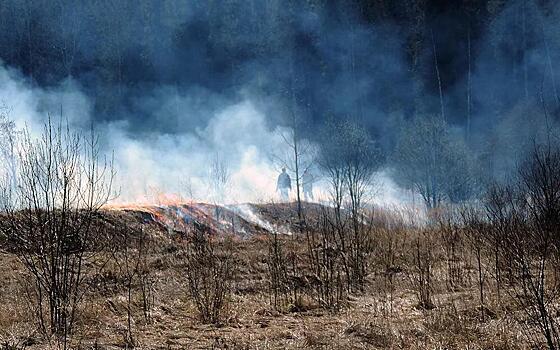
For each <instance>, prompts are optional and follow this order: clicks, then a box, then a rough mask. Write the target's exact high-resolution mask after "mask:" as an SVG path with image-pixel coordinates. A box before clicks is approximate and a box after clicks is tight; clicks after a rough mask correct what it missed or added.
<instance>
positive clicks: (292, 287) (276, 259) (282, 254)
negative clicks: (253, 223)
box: [267, 232, 300, 311]
mask: <svg viewBox="0 0 560 350" xmlns="http://www.w3.org/2000/svg"><path fill="white" fill-rule="evenodd" d="M297 265H298V264H297V257H296V254H295V252H293V249H292V250H288V251H286V247H285V244H284V242H283V240H282V239H281V238H279V234H278V233H277V232H273V233H272V234H271V235H270V237H269V240H268V256H267V266H268V277H269V281H270V289H271V291H272V295H271V303H272V306H273V307H274V309H275V310H277V311H282V310H284V309H285V308H286V307H289V306H294V307H296V308H298V305H299V304H300V298H299V289H300V288H299V287H300V286H299V285H298V283H297V281H298V280H299V277H300V276H299V275H300V273H299V266H297Z"/></svg>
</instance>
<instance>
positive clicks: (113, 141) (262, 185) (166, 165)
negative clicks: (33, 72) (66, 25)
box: [0, 65, 406, 205]
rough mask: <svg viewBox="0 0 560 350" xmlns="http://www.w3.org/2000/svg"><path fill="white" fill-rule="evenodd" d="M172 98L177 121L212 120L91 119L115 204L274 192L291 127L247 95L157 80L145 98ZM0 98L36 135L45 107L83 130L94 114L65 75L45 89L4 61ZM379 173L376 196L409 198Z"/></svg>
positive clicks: (235, 199)
mask: <svg viewBox="0 0 560 350" xmlns="http://www.w3.org/2000/svg"><path fill="white" fill-rule="evenodd" d="M199 93H200V92H199ZM157 99H160V100H161V101H159V102H158V101H156V100H157ZM171 100H172V101H173V104H174V106H179V108H175V109H174V112H173V113H172V114H170V115H169V117H170V118H174V119H175V120H176V121H177V123H181V121H183V122H185V123H186V122H187V121H188V120H187V118H198V119H199V120H209V121H208V122H207V123H206V124H205V125H203V126H201V127H199V128H196V129H194V130H189V131H188V132H176V133H173V134H165V133H159V132H153V133H148V134H142V135H138V134H134V133H132V132H130V131H129V130H130V129H131V125H129V124H128V123H129V122H127V121H124V120H122V121H111V122H108V123H105V124H100V125H95V126H94V127H95V129H96V131H97V133H98V134H99V135H100V137H101V141H102V151H103V152H104V153H105V154H106V155H107V156H108V157H111V154H113V156H114V161H115V168H116V172H117V177H116V179H115V186H116V187H117V189H118V191H119V194H120V195H119V197H118V198H117V199H116V200H115V204H119V203H130V202H135V203H136V202H145V203H158V202H165V201H173V202H177V201H188V200H194V201H216V202H226V203H230V204H235V203H247V202H265V201H270V200H275V201H276V200H278V196H277V193H276V191H275V190H276V178H277V176H278V173H279V170H280V168H281V167H282V166H281V165H280V164H279V162H278V159H276V158H275V157H272V156H271V155H272V154H275V155H282V154H284V155H285V154H289V153H290V148H289V146H288V145H287V144H286V141H285V140H284V138H283V137H282V135H286V134H287V133H289V130H288V129H286V128H282V127H278V126H275V127H272V126H270V125H268V124H267V118H266V115H265V114H264V112H263V111H262V110H259V108H257V106H256V105H255V104H254V103H253V102H252V101H251V98H250V97H246V98H244V99H242V100H241V101H240V102H232V103H229V104H228V103H226V102H224V101H222V100H219V102H216V101H217V100H218V99H216V98H209V99H208V103H209V104H211V103H214V104H215V105H214V106H212V108H209V107H202V108H201V107H200V106H198V107H196V108H195V107H193V106H192V105H193V104H203V103H204V101H200V98H194V97H193V96H192V95H188V94H187V95H184V96H180V95H178V94H177V93H176V92H174V91H173V90H172V89H166V88H160V89H158V91H157V92H156V93H154V98H153V99H152V100H150V101H149V103H150V104H154V105H162V106H167V105H169V104H170V103H171V102H169V101H171ZM0 103H1V104H3V105H5V106H6V107H8V108H9V110H10V113H9V117H10V118H11V119H12V120H13V121H14V122H15V123H16V125H17V127H18V128H20V129H21V128H24V127H26V128H28V130H29V131H30V133H31V135H35V136H37V135H39V134H40V132H41V129H42V124H43V123H44V122H45V121H46V120H47V118H48V116H49V115H51V118H53V120H55V121H56V120H58V118H59V116H60V115H62V116H63V118H64V119H65V120H67V121H68V123H69V125H70V127H71V128H73V129H76V130H83V131H86V132H87V130H88V129H89V127H90V126H91V123H92V120H94V119H95V118H92V115H91V113H92V110H93V108H92V105H93V104H92V101H90V100H89V99H88V98H87V97H86V95H85V94H84V93H82V92H81V87H80V86H79V84H78V83H76V82H75V81H74V80H72V79H67V80H66V81H64V82H63V83H62V84H60V85H58V86H55V87H53V88H49V89H44V88H38V87H36V86H34V85H33V84H32V83H31V82H30V81H29V80H28V79H26V78H24V77H23V75H22V74H21V73H19V72H18V71H17V70H14V69H10V68H8V67H6V66H2V65H0ZM143 103H148V102H146V101H144V102H143ZM216 105H218V106H216ZM170 109H171V108H167V107H164V108H163V109H161V110H154V113H156V114H161V115H159V116H158V118H160V119H161V120H162V122H163V118H165V115H166V113H168V112H169V110H170ZM166 111H167V112H166ZM182 111H183V112H182ZM197 112H198V113H206V114H210V118H207V116H204V118H201V117H200V116H196V115H193V113H197ZM189 124H190V123H189ZM217 156H219V159H221V161H222V162H223V164H224V165H225V167H226V168H227V172H228V177H227V179H228V181H227V184H226V186H224V188H223V193H219V194H218V193H216V189H215V187H213V186H212V180H213V179H212V174H211V171H210V169H211V166H212V164H211V163H212V161H213V159H215V158H216V157H217ZM292 177H293V174H292ZM377 178H378V182H377V186H376V192H375V195H374V196H372V198H373V202H374V203H375V204H378V205H394V204H396V203H401V202H403V201H406V198H405V195H404V194H403V191H402V190H400V189H399V188H398V187H397V186H396V185H395V184H394V183H393V182H392V181H391V179H390V178H389V177H388V176H387V175H386V174H385V173H384V172H381V173H379V176H377ZM327 186H328V185H327V184H326V182H325V181H324V180H322V181H321V180H319V181H318V182H317V183H316V184H315V188H314V192H315V199H316V200H317V201H328V198H329V196H328V191H327V190H326V188H327ZM293 192H295V191H292V198H293V199H295V193H293Z"/></svg>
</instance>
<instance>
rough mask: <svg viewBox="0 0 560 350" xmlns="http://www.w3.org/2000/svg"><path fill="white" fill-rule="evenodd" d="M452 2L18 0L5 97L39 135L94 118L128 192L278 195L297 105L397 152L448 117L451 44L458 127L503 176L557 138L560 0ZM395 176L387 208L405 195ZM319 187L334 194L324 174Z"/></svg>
mask: <svg viewBox="0 0 560 350" xmlns="http://www.w3.org/2000/svg"><path fill="white" fill-rule="evenodd" d="M410 3H415V1H411V2H410ZM424 3H425V4H426V5H425V7H424V8H422V6H421V5H419V4H424ZM439 3H440V2H436V1H427V2H426V1H418V4H416V5H414V6H412V5H411V6H408V5H407V4H408V2H407V4H405V3H403V2H384V1H379V2H376V4H370V2H366V1H353V2H342V1H341V2H336V1H333V2H308V1H302V2H298V1H295V2H289V4H286V3H285V2H284V1H280V0H266V1H245V0H243V1H237V0H235V1H228V2H227V3H220V2H218V3H216V2H184V1H180V0H162V1H158V2H152V1H141V2H135V1H112V0H103V1H98V2H93V3H91V4H85V3H83V4H82V3H80V4H76V3H75V2H74V1H69V0H61V1H59V2H58V5H57V6H52V5H50V4H49V2H47V1H43V0H34V1H27V2H21V1H15V0H12V1H10V0H8V1H5V2H3V3H2V4H1V5H0V16H1V17H2V18H5V21H2V22H0V29H1V32H2V35H0V58H1V59H2V60H3V62H4V63H3V64H2V66H1V67H0V100H1V101H2V102H3V103H4V104H5V105H6V106H8V107H9V108H11V113H10V116H11V118H12V119H14V120H15V121H16V122H17V124H18V126H19V127H23V126H25V125H27V126H28V127H29V128H30V129H31V131H32V132H34V133H36V132H38V131H39V130H40V127H41V123H42V122H44V121H45V119H46V116H47V115H48V114H52V115H53V116H58V115H60V114H62V115H63V117H64V118H66V119H67V120H68V121H69V123H70V125H71V126H72V128H75V129H76V130H87V129H88V128H89V127H90V126H91V125H94V126H95V128H96V130H97V132H98V133H99V134H100V135H101V137H102V141H103V142H102V145H103V148H104V149H103V151H104V152H106V153H107V154H110V153H111V152H114V155H115V160H116V167H117V171H118V174H119V175H118V176H119V178H118V179H117V185H118V187H119V188H120V193H121V197H120V199H119V200H120V201H151V202H154V201H165V200H175V199H178V198H182V199H186V200H188V199H190V198H192V199H195V200H196V199H205V200H215V201H226V202H246V201H251V202H253V201H262V200H268V199H271V198H274V196H275V180H276V176H277V174H278V170H279V168H280V165H279V164H278V161H277V159H275V158H274V157H272V156H271V155H273V154H286V153H288V152H289V151H290V150H289V147H288V146H287V145H286V143H285V142H284V140H283V138H282V134H286V133H288V132H290V127H291V122H290V120H291V119H290V118H291V116H292V115H293V113H295V114H297V116H298V118H299V121H300V125H299V126H298V132H299V134H300V135H302V137H303V138H304V139H305V142H308V143H310V144H312V145H314V146H315V147H317V148H321V143H322V142H328V140H321V139H319V137H318V135H319V134H320V133H318V132H317V130H318V129H319V128H321V127H322V125H323V124H324V122H325V120H327V119H329V118H332V119H343V118H351V119H353V120H355V121H356V122H358V123H359V124H361V125H362V126H364V127H365V128H367V130H368V132H369V133H370V134H371V135H372V137H373V138H374V139H375V140H376V142H377V143H378V144H379V145H380V146H381V147H382V149H383V151H384V152H385V153H386V154H387V155H389V156H390V155H391V152H393V150H394V146H395V143H396V140H397V138H398V135H399V134H400V133H399V132H400V129H401V127H402V126H403V125H405V123H408V122H409V120H410V119H411V118H412V117H414V116H424V115H430V114H438V113H440V106H439V86H438V85H439V84H438V80H437V78H436V75H435V74H436V73H435V66H434V65H435V57H434V54H435V53H436V52H437V63H438V68H439V71H440V75H441V88H442V94H443V102H444V108H445V111H446V116H447V119H448V123H449V124H450V127H451V130H452V131H451V133H452V135H453V136H454V137H456V138H458V139H466V141H467V142H466V143H467V145H468V147H469V148H470V151H471V152H472V153H474V154H475V155H476V156H475V158H477V161H478V162H479V163H480V164H479V167H480V172H481V173H488V174H487V177H489V178H493V179H494V178H503V177H505V176H506V175H507V174H508V173H511V172H512V169H513V168H514V167H515V165H516V164H517V163H518V162H519V159H521V158H522V157H523V156H524V154H525V153H526V152H527V150H529V149H530V147H531V144H532V143H533V142H535V140H537V141H538V140H543V139H544V138H545V137H546V136H547V135H548V134H549V133H550V130H553V129H554V130H557V129H556V127H555V125H556V124H557V122H556V120H557V119H559V118H558V117H557V115H558V113H559V111H560V99H559V98H558V95H560V80H559V78H558V77H557V76H556V70H557V62H560V60H559V58H560V41H559V40H558V35H556V34H557V33H558V32H560V27H559V25H558V23H560V21H558V19H559V18H560V6H559V5H558V4H557V3H552V2H546V1H544V2H543V1H538V2H537V1H532V0H514V1H508V2H502V1H479V2H475V3H473V4H471V5H472V6H473V7H476V11H472V10H469V6H471V5H468V6H467V5H464V6H463V5H460V6H445V5H438V4H439ZM469 3H470V2H469ZM468 30H470V31H468ZM469 38H470V40H471V41H470V45H469V41H468V39H469ZM434 47H435V50H434ZM469 47H470V50H471V51H470V55H469V51H468V49H469ZM434 51H435V52H434ZM469 67H470V69H469ZM469 94H470V105H468V103H467V102H468V99H467V96H468V95H469ZM545 112H546V113H545ZM545 115H548V117H549V118H548V119H546V118H545ZM555 132H556V131H555ZM388 158H390V157H388ZM217 160H219V162H220V163H222V165H224V166H225V167H226V168H227V172H228V176H227V180H228V184H227V186H226V187H227V190H224V191H219V192H222V193H216V192H217V191H216V186H215V184H213V183H212V182H213V179H212V177H213V176H214V175H212V172H211V168H212V166H211V165H212V163H213V162H214V161H217ZM390 168H391V164H390V163H389V164H387V169H382V170H381V171H380V173H379V174H378V188H379V190H378V192H376V194H375V196H374V197H373V198H374V201H377V203H390V204H395V203H402V202H407V201H409V200H410V196H409V195H408V194H407V192H405V191H403V190H401V189H399V188H398V186H396V185H395V184H394V182H393V180H392V179H391V178H390V176H389V175H388V174H390ZM316 190H317V195H318V197H319V198H320V199H324V198H326V197H327V191H326V184H325V183H324V182H323V183H321V182H320V183H318V184H317V189H316Z"/></svg>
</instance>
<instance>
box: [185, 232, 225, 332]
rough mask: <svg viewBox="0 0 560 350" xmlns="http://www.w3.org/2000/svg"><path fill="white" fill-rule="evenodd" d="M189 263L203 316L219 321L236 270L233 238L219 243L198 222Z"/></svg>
mask: <svg viewBox="0 0 560 350" xmlns="http://www.w3.org/2000/svg"><path fill="white" fill-rule="evenodd" d="M220 248H222V249H220ZM186 267H187V271H186V272H187V282H188V288H189V294H190V296H191V298H192V300H193V301H194V303H195V306H196V308H197V310H198V313H199V316H200V320H201V321H202V322H203V323H220V322H221V321H222V320H223V316H224V312H225V309H226V306H227V303H228V299H229V297H230V294H231V284H232V280H233V276H232V275H233V273H234V257H233V251H232V246H231V242H229V241H225V242H223V244H222V247H219V246H218V243H217V242H215V241H213V240H212V237H210V236H209V233H208V232H207V230H205V229H204V227H199V226H197V225H196V224H195V228H194V230H193V235H192V237H190V238H189V242H188V244H187V256H186Z"/></svg>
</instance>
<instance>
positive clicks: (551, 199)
mask: <svg viewBox="0 0 560 350" xmlns="http://www.w3.org/2000/svg"><path fill="white" fill-rule="evenodd" d="M486 208H487V213H488V218H489V221H490V223H491V224H492V226H493V227H494V228H495V230H496V232H498V233H499V234H501V235H503V237H502V240H501V241H500V243H501V244H500V250H499V251H500V252H501V255H503V259H506V258H507V259H508V260H509V262H510V263H509V266H510V269H511V273H510V276H509V279H510V284H511V288H509V289H508V293H509V294H510V295H511V297H512V298H513V300H515V301H516V302H517V304H518V306H519V307H520V309H521V310H523V312H524V313H525V316H526V319H525V320H524V321H523V322H522V324H523V325H524V328H525V333H526V335H527V337H528V338H529V340H530V341H531V342H532V343H534V344H535V345H536V346H542V341H541V340H544V342H545V343H546V346H547V347H548V348H549V349H557V348H558V347H559V346H560V333H559V323H558V320H557V315H558V313H559V311H560V310H559V309H558V307H557V304H558V297H559V295H558V291H559V290H560V284H559V280H558V279H557V278H555V274H556V271H557V270H558V267H557V262H558V256H559V252H558V237H559V233H560V152H559V151H558V150H556V149H552V148H551V147H544V148H541V147H535V149H534V151H533V153H532V155H531V156H530V157H529V158H528V159H527V160H526V161H525V162H524V163H523V164H522V165H521V167H520V169H519V180H518V182H517V184H516V185H514V186H501V187H497V189H495V190H494V191H493V192H491V193H490V195H489V196H488V199H487V205H486Z"/></svg>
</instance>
